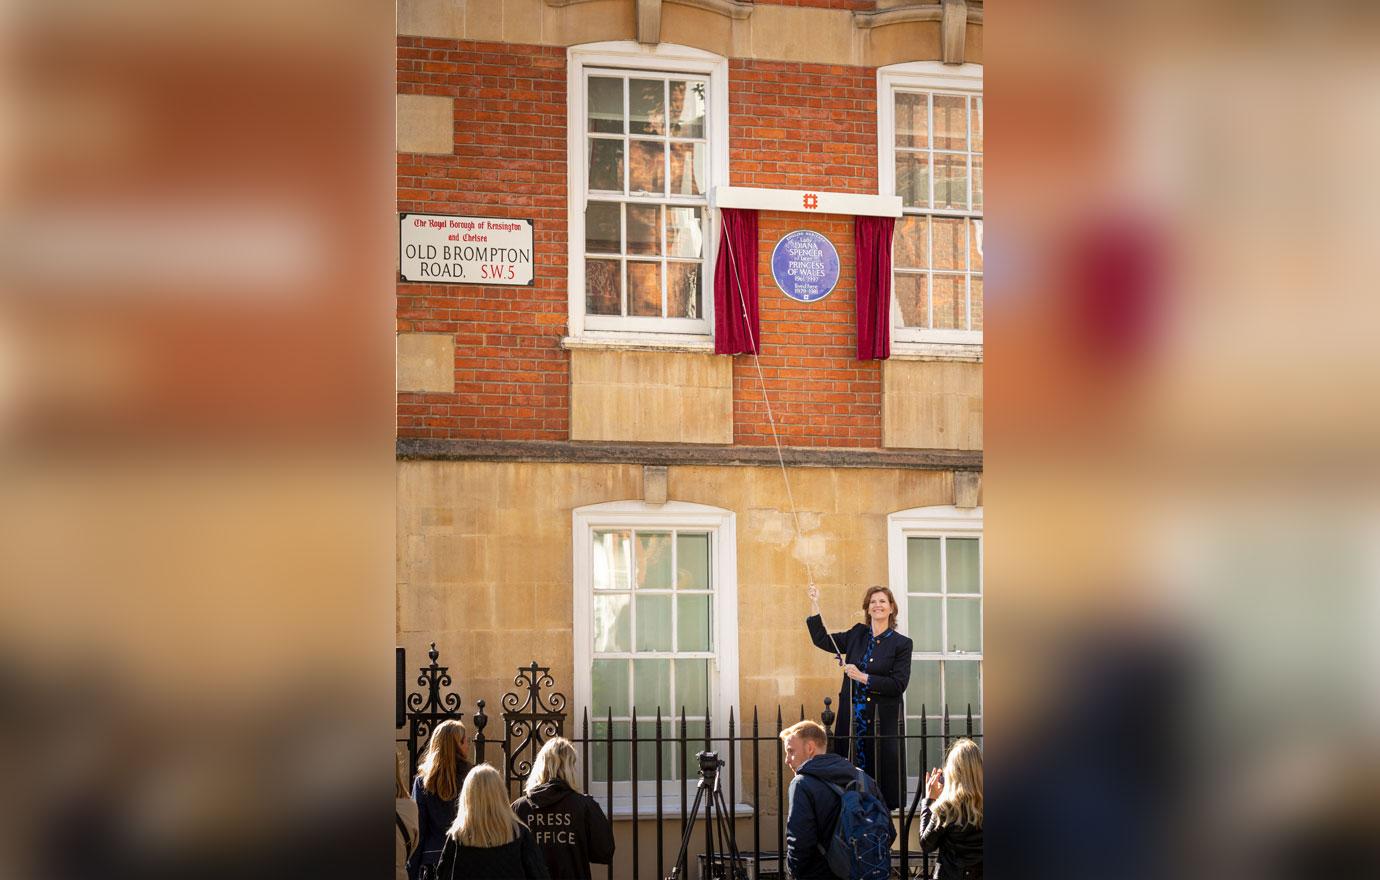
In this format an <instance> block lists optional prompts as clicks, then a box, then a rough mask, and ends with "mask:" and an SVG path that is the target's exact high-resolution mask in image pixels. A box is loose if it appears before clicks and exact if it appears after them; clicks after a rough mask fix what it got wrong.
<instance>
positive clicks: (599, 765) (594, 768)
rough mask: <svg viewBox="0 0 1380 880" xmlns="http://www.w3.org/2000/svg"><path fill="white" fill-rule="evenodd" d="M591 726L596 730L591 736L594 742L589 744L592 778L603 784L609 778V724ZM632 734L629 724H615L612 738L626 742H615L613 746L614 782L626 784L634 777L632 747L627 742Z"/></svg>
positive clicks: (603, 722)
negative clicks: (631, 761) (631, 759)
mask: <svg viewBox="0 0 1380 880" xmlns="http://www.w3.org/2000/svg"><path fill="white" fill-rule="evenodd" d="M591 726H592V727H593V728H594V729H593V731H592V733H591V734H590V736H591V737H592V738H593V740H594V742H591V743H590V744H589V770H590V777H591V778H592V779H597V780H599V781H600V782H603V781H605V780H607V779H608V778H609V746H608V740H609V736H610V731H609V724H608V722H607V721H595V722H594V723H593V725H591ZM631 733H632V726H631V725H630V724H629V723H628V722H626V721H615V722H613V731H612V738H613V739H615V740H625V742H615V743H614V746H613V778H614V781H620V780H621V781H624V782H626V781H627V780H628V779H629V778H631V776H632V765H631V764H630V763H629V756H630V755H631V754H632V747H631V746H630V745H629V744H628V743H627V742H626V740H627V739H628V738H629V735H630V734H631Z"/></svg>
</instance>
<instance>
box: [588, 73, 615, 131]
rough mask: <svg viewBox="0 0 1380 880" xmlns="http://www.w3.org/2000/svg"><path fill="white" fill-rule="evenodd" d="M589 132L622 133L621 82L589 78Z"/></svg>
mask: <svg viewBox="0 0 1380 880" xmlns="http://www.w3.org/2000/svg"><path fill="white" fill-rule="evenodd" d="M589 130H590V131H608V132H615V133H618V134H622V133H623V81H622V80H621V79H609V78H608V77H604V76H591V77H590V78H589Z"/></svg>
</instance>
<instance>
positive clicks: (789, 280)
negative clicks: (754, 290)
mask: <svg viewBox="0 0 1380 880" xmlns="http://www.w3.org/2000/svg"><path fill="white" fill-rule="evenodd" d="M771 276H772V277H773V278H775V279H776V286H777V287H779V288H781V292H782V293H784V294H786V296H789V297H790V298H791V299H793V300H797V301H799V302H806V303H807V302H814V301H816V300H821V299H824V298H825V297H826V296H828V295H829V294H830V293H832V292H833V290H834V287H835V285H837V284H838V283H839V252H838V251H837V250H835V249H834V245H833V243H832V242H830V241H829V239H827V238H825V237H824V236H822V235H820V234H819V233H818V232H811V231H810V230H808V229H797V230H796V231H795V232H790V233H787V234H786V235H784V236H782V238H781V240H780V241H778V242H777V243H776V247H775V248H774V249H773V250H772V252H771Z"/></svg>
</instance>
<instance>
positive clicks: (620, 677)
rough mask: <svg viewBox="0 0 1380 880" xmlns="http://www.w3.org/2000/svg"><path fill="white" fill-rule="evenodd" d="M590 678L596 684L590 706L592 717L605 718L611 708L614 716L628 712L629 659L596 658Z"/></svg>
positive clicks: (624, 714)
mask: <svg viewBox="0 0 1380 880" xmlns="http://www.w3.org/2000/svg"><path fill="white" fill-rule="evenodd" d="M590 679H591V681H592V682H593V684H594V690H593V696H592V697H591V698H590V706H589V714H590V715H591V716H592V717H594V718H603V717H604V716H606V715H608V713H609V710H610V709H612V710H613V714H614V717H618V716H620V715H621V716H626V715H627V714H628V661H627V660H595V661H594V671H593V672H591V673H590Z"/></svg>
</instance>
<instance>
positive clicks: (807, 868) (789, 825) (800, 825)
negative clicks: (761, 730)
mask: <svg viewBox="0 0 1380 880" xmlns="http://www.w3.org/2000/svg"><path fill="white" fill-rule="evenodd" d="M781 741H782V742H783V743H784V744H785V752H786V765H787V766H789V767H790V768H791V770H793V771H795V778H794V779H792V780H791V786H790V788H789V789H788V790H787V794H786V804H787V805H788V810H789V812H788V815H787V818H786V864H787V865H788V866H789V867H790V869H791V876H792V877H794V878H796V880H838V875H836V874H834V873H833V872H832V871H831V870H829V861H828V859H827V858H826V857H825V852H826V851H827V850H828V848H829V841H830V839H831V838H832V837H833V836H834V826H835V825H837V824H838V820H839V809H840V807H841V806H842V801H841V800H840V799H839V796H838V794H837V793H836V792H835V791H834V790H833V789H832V788H830V787H829V784H830V783H833V784H834V785H837V786H839V787H840V788H843V787H845V786H847V785H848V784H849V783H850V782H852V781H853V780H854V779H856V778H857V775H858V771H857V769H856V768H854V766H853V765H852V764H850V763H849V762H848V760H847V759H846V758H843V757H842V756H840V755H836V754H834V753H832V752H829V751H826V749H827V746H828V738H827V736H826V735H825V733H824V728H823V727H821V726H820V725H818V724H816V723H815V722H813V721H801V722H800V723H798V724H793V725H791V726H790V727H788V728H786V729H785V730H783V731H781ZM867 787H868V790H869V791H871V792H872V794H873V796H874V797H878V798H880V797H881V796H882V792H881V789H880V788H878V786H877V781H876V780H875V779H873V778H872V777H870V776H869V777H867ZM889 831H890V835H889V839H888V844H890V843H892V842H895V840H896V829H895V828H890V829H889ZM843 880H846V878H843Z"/></svg>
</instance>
